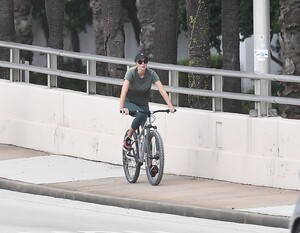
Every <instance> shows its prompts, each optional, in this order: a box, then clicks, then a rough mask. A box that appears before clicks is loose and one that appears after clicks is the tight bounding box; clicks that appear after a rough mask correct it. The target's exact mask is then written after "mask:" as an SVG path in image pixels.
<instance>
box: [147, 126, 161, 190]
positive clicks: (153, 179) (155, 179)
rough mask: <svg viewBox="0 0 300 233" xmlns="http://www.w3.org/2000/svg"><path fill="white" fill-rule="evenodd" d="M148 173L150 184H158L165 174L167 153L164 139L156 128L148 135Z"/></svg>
mask: <svg viewBox="0 0 300 233" xmlns="http://www.w3.org/2000/svg"><path fill="white" fill-rule="evenodd" d="M147 147H148V148H147V162H146V174H147V178H148V181H149V183H150V184H152V185H158V184H159V183H160V182H161V180H162V177H163V174H164V163H165V154H164V146H163V140H162V138H161V136H160V134H159V133H158V132H157V131H156V130H151V131H150V132H149V135H148V146H147Z"/></svg>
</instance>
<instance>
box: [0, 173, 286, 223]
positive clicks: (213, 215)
mask: <svg viewBox="0 0 300 233" xmlns="http://www.w3.org/2000/svg"><path fill="white" fill-rule="evenodd" d="M0 189H6V190H11V191H17V192H23V193H29V194H36V195H43V196H51V197H55V198H64V199H70V200H76V201H83V202H89V203H95V204H101V205H110V206H116V207H122V208H128V209H137V210H144V211H150V212H157V213H166V214H174V215H180V216H186V217H196V218H204V219H211V220H219V221H226V222H235V223H245V224H254V225H261V226H269V227H277V228H285V229H287V228H288V224H289V218H288V217H285V216H273V215H266V214H259V213H251V212H244V211H237V210H224V209H209V208H201V207H193V206H185V205H176V204H170V203H162V202H153V201H145V200H136V199H129V198H120V197H110V196H104V195H98V194H90V193H83V192H79V191H70V190H64V189H59V188H53V187H48V186H46V185H39V184H31V183H26V182H21V181H14V180H9V179H5V178H0Z"/></svg>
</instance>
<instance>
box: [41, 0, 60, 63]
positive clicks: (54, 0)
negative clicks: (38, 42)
mask: <svg viewBox="0 0 300 233" xmlns="http://www.w3.org/2000/svg"><path fill="white" fill-rule="evenodd" d="M45 9H46V15H47V20H48V27H49V38H48V46H49V47H51V48H54V49H63V47H64V40H63V30H64V1H63V0H45ZM62 66H63V64H62V60H60V61H59V62H58V68H62Z"/></svg>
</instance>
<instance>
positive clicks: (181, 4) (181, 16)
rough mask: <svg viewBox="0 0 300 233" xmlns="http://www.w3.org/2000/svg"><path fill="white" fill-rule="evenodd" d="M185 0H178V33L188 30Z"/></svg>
mask: <svg viewBox="0 0 300 233" xmlns="http://www.w3.org/2000/svg"><path fill="white" fill-rule="evenodd" d="M187 30H188V29H187V22H186V7H185V0H179V1H178V33H179V34H180V33H181V32H182V31H187Z"/></svg>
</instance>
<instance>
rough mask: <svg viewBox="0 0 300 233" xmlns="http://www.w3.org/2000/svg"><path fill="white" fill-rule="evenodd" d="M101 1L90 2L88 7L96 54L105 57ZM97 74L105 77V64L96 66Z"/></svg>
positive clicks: (92, 0) (91, 0)
mask: <svg viewBox="0 0 300 233" xmlns="http://www.w3.org/2000/svg"><path fill="white" fill-rule="evenodd" d="M102 5H103V0H90V7H91V9H92V12H93V29H94V34H95V44H96V54H97V55H105V51H104V36H103V14H102V7H103V6H102ZM97 74H98V75H105V64H104V63H99V64H97Z"/></svg>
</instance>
